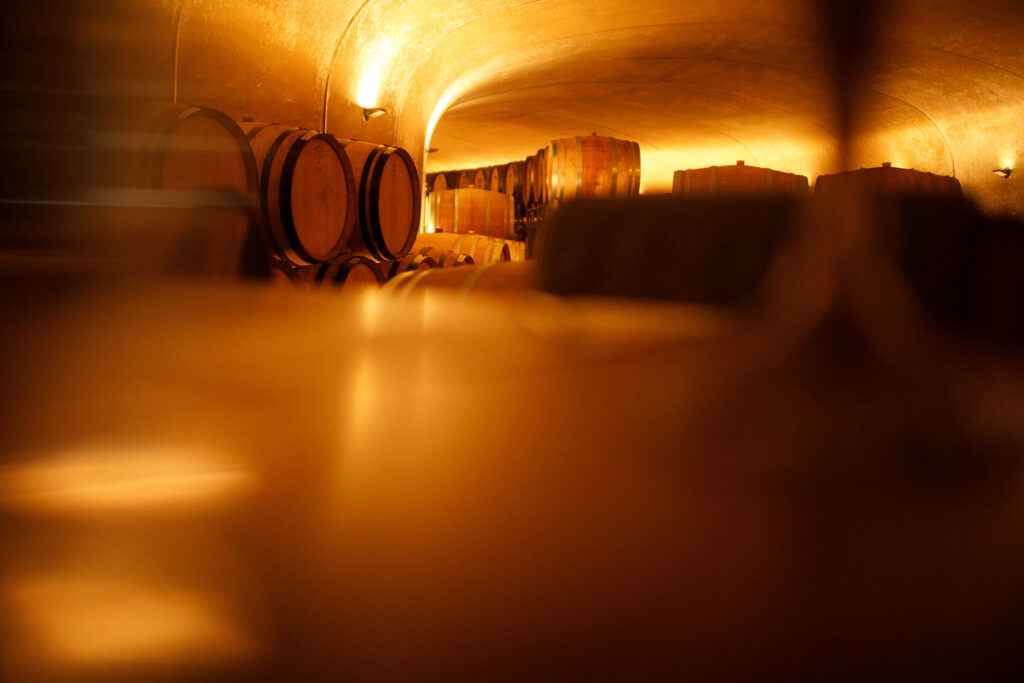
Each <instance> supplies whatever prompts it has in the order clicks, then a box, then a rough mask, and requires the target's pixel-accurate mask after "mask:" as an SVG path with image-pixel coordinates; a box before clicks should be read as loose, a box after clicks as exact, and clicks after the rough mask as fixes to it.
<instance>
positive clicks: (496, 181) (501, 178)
mask: <svg viewBox="0 0 1024 683" xmlns="http://www.w3.org/2000/svg"><path fill="white" fill-rule="evenodd" d="M488 172H489V173H490V180H491V182H490V185H488V189H490V191H491V192H504V191H505V166H491V167H490V168H489V169H488Z"/></svg>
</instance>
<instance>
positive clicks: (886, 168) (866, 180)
mask: <svg viewBox="0 0 1024 683" xmlns="http://www.w3.org/2000/svg"><path fill="white" fill-rule="evenodd" d="M850 191H856V192H868V193H871V194H878V193H920V194H940V195H949V196H952V197H961V196H963V188H961V186H960V181H959V180H957V179H956V178H952V177H949V176H942V175H936V174H934V173H925V172H923V171H915V170H913V169H909V168H895V167H893V166H892V164H889V163H886V164H882V166H880V167H878V168H863V169H860V170H859V171H847V172H845V173H836V174H834V175H823V176H818V180H817V182H816V183H815V184H814V194H815V196H817V197H824V198H830V197H834V196H836V195H837V194H839V193H843V192H850Z"/></svg>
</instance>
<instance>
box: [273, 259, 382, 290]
mask: <svg viewBox="0 0 1024 683" xmlns="http://www.w3.org/2000/svg"><path fill="white" fill-rule="evenodd" d="M293 279H295V280H297V281H301V282H304V283H306V284H308V285H312V286H314V287H337V288H341V289H344V290H346V291H351V290H356V289H363V288H377V287H380V286H381V284H383V283H384V274H383V273H382V272H381V268H380V265H379V264H378V263H377V262H376V261H374V260H373V259H370V258H367V257H365V256H362V255H359V254H342V255H341V256H339V257H338V258H336V259H334V260H333V261H331V262H330V263H321V264H319V265H315V266H310V267H307V268H301V269H299V270H298V271H297V273H296V275H294V276H293Z"/></svg>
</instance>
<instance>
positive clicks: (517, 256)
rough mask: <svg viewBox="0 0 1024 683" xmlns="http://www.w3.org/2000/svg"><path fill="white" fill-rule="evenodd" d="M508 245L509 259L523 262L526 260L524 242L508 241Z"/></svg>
mask: <svg viewBox="0 0 1024 683" xmlns="http://www.w3.org/2000/svg"><path fill="white" fill-rule="evenodd" d="M506 244H508V251H509V257H510V260H512V261H525V260H526V242H522V241H520V240H509V241H508V242H507V243H506Z"/></svg>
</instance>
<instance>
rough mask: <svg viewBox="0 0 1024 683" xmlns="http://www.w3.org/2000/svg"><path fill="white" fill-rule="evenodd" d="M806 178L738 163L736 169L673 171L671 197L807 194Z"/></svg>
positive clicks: (733, 167)
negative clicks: (674, 195)
mask: <svg viewBox="0 0 1024 683" xmlns="http://www.w3.org/2000/svg"><path fill="white" fill-rule="evenodd" d="M807 192H808V183H807V178H806V177H805V176H802V175H796V174H795V173H784V172H782V171H775V170H772V169H770V168H760V167H758V166H747V165H746V163H744V162H743V161H737V162H736V165H735V166H710V167H708V168H696V169H688V170H685V171H676V172H675V173H674V174H673V176H672V194H677V195H715V194H758V193H770V194H775V193H792V194H798V195H801V194H807Z"/></svg>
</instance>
